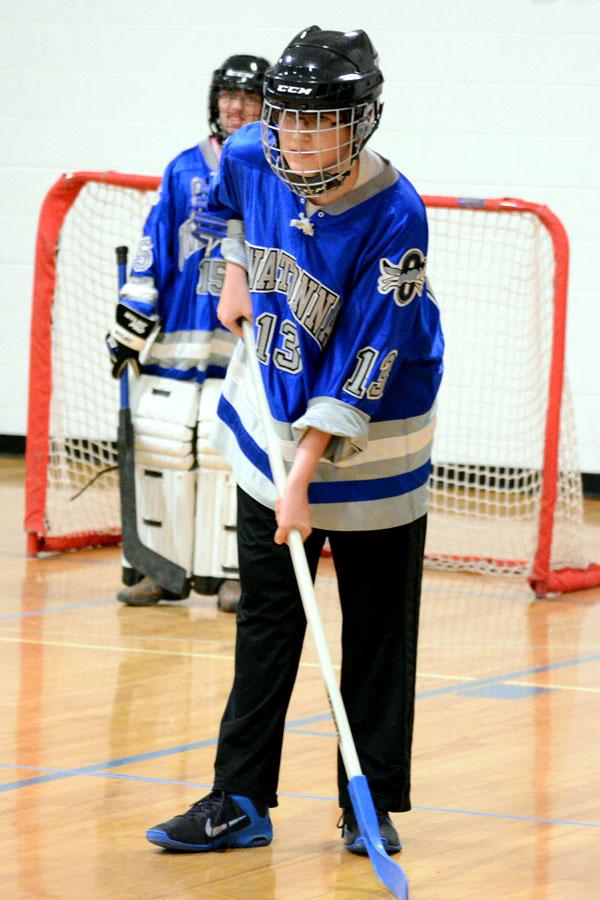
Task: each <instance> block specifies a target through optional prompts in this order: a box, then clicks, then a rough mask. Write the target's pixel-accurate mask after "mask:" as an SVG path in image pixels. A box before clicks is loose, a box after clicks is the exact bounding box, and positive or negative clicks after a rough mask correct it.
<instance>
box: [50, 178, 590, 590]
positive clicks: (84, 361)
mask: <svg viewBox="0 0 600 900" xmlns="http://www.w3.org/2000/svg"><path fill="white" fill-rule="evenodd" d="M153 199H154V194H153V193H152V192H147V191H140V190H136V189H130V188H123V187H116V186H112V185H107V184H102V183H97V182H93V181H92V182H90V183H89V184H88V185H87V186H86V187H84V188H83V189H82V191H81V192H80V194H79V196H78V199H77V201H76V202H75V204H74V205H73V207H72V208H71V210H70V212H69V213H68V215H67V217H66V219H65V223H64V227H63V229H62V232H61V238H60V245H59V255H58V278H57V287H56V294H55V298H54V306H53V312H52V369H53V386H52V402H51V417H50V435H51V438H50V447H49V452H50V467H49V474H48V496H47V508H46V523H47V529H48V534H49V535H52V534H55V535H66V534H71V533H77V532H89V531H94V532H104V533H117V532H118V531H119V527H120V526H119V518H120V517H119V501H118V480H117V472H116V470H113V471H110V472H107V473H105V474H102V475H100V473H101V472H103V471H104V470H105V469H107V468H110V467H113V466H116V464H117V459H116V444H115V442H116V431H117V410H118V384H117V382H115V381H114V380H113V379H112V378H111V377H110V374H109V365H108V361H107V355H106V349H105V344H104V338H105V334H106V332H107V331H108V329H109V327H110V325H111V323H112V320H113V316H114V308H115V303H116V298H117V276H116V266H115V261H114V259H115V256H114V248H115V246H117V245H119V244H126V245H128V246H129V248H130V250H131V251H132V250H133V249H134V248H135V247H136V245H137V241H138V238H139V235H140V234H141V231H142V226H143V222H144V219H145V217H146V215H147V212H148V209H149V207H150V204H151V203H152V201H153ZM428 217H429V223H430V249H429V262H428V270H429V274H430V279H431V283H432V285H433V289H434V291H435V293H436V296H437V298H438V302H439V304H440V307H441V310H442V322H443V327H444V332H445V337H446V361H445V376H444V381H443V385H442V389H441V392H440V398H439V420H438V430H437V433H436V439H435V442H434V472H433V476H432V482H431V484H432V492H431V516H430V524H429V535H428V543H427V554H428V557H429V559H430V561H431V562H432V563H433V564H434V565H436V566H438V567H456V568H463V569H464V568H466V569H471V570H474V571H497V572H512V571H518V572H527V571H528V568H529V566H530V563H531V559H532V556H533V554H534V552H535V548H536V542H537V519H538V512H539V503H540V491H541V469H542V462H543V448H544V439H545V415H546V404H547V395H548V380H549V374H550V354H551V341H552V308H553V275H554V255H553V248H552V242H551V239H550V237H549V234H548V232H547V230H546V228H545V226H544V225H543V224H542V223H541V221H540V220H539V219H538V217H537V216H535V215H534V214H532V213H529V212H502V211H499V212H484V211H482V210H478V209H469V208H455V209H446V208H429V209H428ZM97 476H99V477H97ZM96 477H97V480H95V481H93V479H94V478H96ZM82 490H83V492H82V493H81V494H80V495H79V496H77V497H75V495H77V494H78V493H79V492H80V491H82ZM581 523H582V496H581V484H580V476H579V472H578V470H577V463H576V452H575V435H574V427H573V415H572V409H571V402H570V398H569V395H568V390H567V388H565V391H564V399H563V412H562V425H561V433H560V475H559V483H558V500H557V505H556V520H555V531H554V542H553V549H552V567H553V568H557V567H562V566H565V565H570V566H580V565H583V564H585V560H583V559H582V558H581V552H580V547H581V540H580V533H579V530H580V527H581Z"/></svg>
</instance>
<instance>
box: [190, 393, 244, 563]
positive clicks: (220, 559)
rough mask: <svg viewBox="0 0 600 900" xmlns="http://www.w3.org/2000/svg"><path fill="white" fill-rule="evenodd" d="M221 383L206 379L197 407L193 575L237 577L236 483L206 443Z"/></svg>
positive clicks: (224, 464) (224, 461)
mask: <svg viewBox="0 0 600 900" xmlns="http://www.w3.org/2000/svg"><path fill="white" fill-rule="evenodd" d="M222 387H223V382H222V380H221V379H220V378H207V379H206V381H205V382H204V384H203V385H202V392H201V395H200V406H199V410H198V438H197V444H196V454H197V458H198V470H197V473H196V477H197V491H196V497H197V503H196V533H195V549H194V575H196V576H200V577H211V578H239V569H238V554H237V536H236V518H237V502H236V484H235V479H234V477H233V472H232V471H231V466H230V465H229V463H228V462H227V460H226V459H225V458H224V457H223V456H221V454H220V453H219V452H218V451H217V450H215V449H213V447H211V446H210V444H209V443H208V436H209V434H210V431H211V428H212V425H213V422H214V421H215V418H216V413H217V405H218V402H219V397H220V396H221V388H222Z"/></svg>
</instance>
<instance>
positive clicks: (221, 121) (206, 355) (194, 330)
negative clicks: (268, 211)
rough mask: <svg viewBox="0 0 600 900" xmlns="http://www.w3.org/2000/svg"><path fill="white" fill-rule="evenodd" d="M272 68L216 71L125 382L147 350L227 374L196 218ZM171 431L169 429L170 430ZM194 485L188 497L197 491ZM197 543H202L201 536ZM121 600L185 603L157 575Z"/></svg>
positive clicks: (166, 180)
mask: <svg viewBox="0 0 600 900" xmlns="http://www.w3.org/2000/svg"><path fill="white" fill-rule="evenodd" d="M268 65H269V63H268V62H267V60H265V59H262V58H260V57H256V56H248V55H237V56H231V57H229V58H228V59H226V60H225V62H224V63H223V64H222V65H221V66H220V67H219V68H218V69H216V70H215V72H214V73H213V77H212V81H211V86H210V91H209V102H208V107H209V126H210V135H209V137H207V138H206V139H205V140H203V141H201V142H200V144H198V145H196V146H194V147H191V148H189V149H187V150H184V151H183V152H182V153H180V154H179V155H178V156H177V157H175V159H174V160H172V162H171V163H169V165H168V166H167V168H166V170H165V173H164V176H163V179H162V183H161V187H160V192H159V196H158V200H157V202H156V204H155V205H154V207H153V208H152V210H151V212H150V214H149V216H148V218H147V221H146V223H145V226H144V231H143V235H142V238H141V240H140V243H139V247H138V250H137V254H136V256H135V259H134V260H133V265H132V268H131V273H130V275H129V278H128V280H127V283H126V284H125V286H124V288H123V289H122V290H121V295H120V303H119V306H118V308H117V321H116V325H115V327H114V329H113V331H112V334H111V335H110V336H109V339H108V341H109V349H110V352H111V360H112V363H113V375H114V377H115V378H118V377H119V376H120V375H121V373H122V371H123V368H124V366H125V365H126V364H127V362H128V361H130V362H132V363H133V364H134V365H136V367H137V368H138V370H139V368H140V366H139V356H140V352H142V353H143V360H144V366H143V372H144V374H145V375H147V376H148V375H149V376H159V377H162V378H169V379H176V380H178V381H194V382H196V383H197V384H198V385H202V384H203V382H204V381H205V379H207V378H208V379H211V378H221V379H222V378H223V376H224V375H225V371H226V368H227V364H228V362H229V359H230V357H231V353H232V350H233V347H234V344H235V338H234V336H233V335H232V334H231V333H230V332H229V331H227V330H226V329H225V328H224V327H223V326H222V325H221V324H220V322H219V321H218V319H217V318H216V305H217V301H218V297H219V294H220V290H221V286H222V281H223V272H224V261H223V258H222V256H221V251H220V244H221V240H220V238H219V236H218V235H217V236H215V235H214V234H213V235H210V234H208V235H207V234H202V233H199V232H197V230H196V228H195V219H194V216H195V213H196V211H197V210H198V208H200V207H202V206H203V205H204V204H205V203H206V194H207V190H208V184H209V179H210V176H211V174H212V173H213V172H214V171H216V169H217V167H218V162H219V157H220V155H221V147H222V144H223V143H224V141H225V140H226V139H227V138H228V137H229V136H230V135H231V134H233V133H234V132H235V131H237V129H238V128H240V127H241V126H243V125H245V124H247V123H248V122H253V121H256V120H257V119H258V118H259V117H260V110H261V103H262V82H263V76H264V72H265V70H266V68H267V67H268ZM146 383H149V382H146ZM166 428H167V425H166V423H165V424H164V426H163V431H164V429H166ZM142 437H145V436H142ZM138 439H139V436H137V437H136V441H137V440H138ZM155 461H156V460H155ZM192 478H193V476H192ZM192 478H190V479H188V482H189V483H188V484H187V486H186V488H185V490H190V489H193V486H192ZM139 502H140V500H139V498H138V505H139ZM167 515H168V514H167ZM187 539H188V540H190V541H191V540H192V536H191V531H190V533H189V536H188V537H187ZM125 572H126V574H127V569H126V570H125ZM139 574H144V573H143V572H141V573H139ZM129 577H130V579H131V580H132V579H133V578H135V574H133V575H132V574H129ZM117 597H118V599H119V600H120V601H121V602H123V603H126V604H128V605H130V606H147V605H151V604H154V603H158V601H159V600H163V599H165V600H173V599H178V598H177V595H174V594H173V593H170V592H169V591H168V590H167V589H166V588H165V587H164V586H163V585H161V584H158V583H156V582H154V581H152V580H151V579H149V578H147V577H145V578H143V580H141V581H140V582H138V583H137V584H135V585H134V586H133V587H128V588H126V589H124V590H121V591H120V592H119V593H118V595H117ZM238 597H239V582H238V581H230V580H228V581H225V582H224V583H223V584H222V585H221V586H220V588H219V601H218V602H219V608H221V609H226V610H228V611H234V610H235V609H236V608H237V602H238Z"/></svg>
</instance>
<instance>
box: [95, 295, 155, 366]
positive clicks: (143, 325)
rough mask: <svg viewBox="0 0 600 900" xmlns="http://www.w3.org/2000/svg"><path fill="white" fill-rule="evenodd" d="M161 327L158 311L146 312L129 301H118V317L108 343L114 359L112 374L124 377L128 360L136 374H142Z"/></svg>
mask: <svg viewBox="0 0 600 900" xmlns="http://www.w3.org/2000/svg"><path fill="white" fill-rule="evenodd" d="M159 330H160V319H159V317H158V316H157V315H156V314H155V313H151V314H150V315H144V313H142V312H140V311H139V310H137V309H132V308H131V307H130V306H127V305H126V304H125V303H119V304H118V305H117V315H116V321H115V324H114V326H113V329H112V331H111V332H109V334H107V335H106V346H107V347H108V353H109V356H110V361H111V363H112V377H113V378H120V377H121V375H122V374H123V370H124V368H125V366H126V365H127V363H128V362H131V363H132V365H133V368H134V370H135V374H136V375H139V374H140V365H143V363H144V362H145V360H146V358H147V357H148V353H149V351H150V349H151V347H152V345H153V343H154V341H155V340H156V336H157V334H158V332H159Z"/></svg>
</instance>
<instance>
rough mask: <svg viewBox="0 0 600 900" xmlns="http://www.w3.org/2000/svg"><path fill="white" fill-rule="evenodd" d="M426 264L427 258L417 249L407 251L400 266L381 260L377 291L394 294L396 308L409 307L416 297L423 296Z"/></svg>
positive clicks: (387, 260)
mask: <svg viewBox="0 0 600 900" xmlns="http://www.w3.org/2000/svg"><path fill="white" fill-rule="evenodd" d="M426 263H427V258H426V257H425V256H424V255H423V253H422V252H421V251H420V250H419V249H418V248H417V247H413V248H412V249H411V250H407V251H406V253H405V254H404V256H403V257H402V259H401V260H400V262H399V263H398V265H396V264H395V263H393V262H390V260H389V259H380V260H379V270H380V272H381V275H380V276H379V278H378V279H377V290H378V291H379V293H380V294H389V293H390V292H393V295H394V303H395V304H396V306H408V304H409V303H410V302H411V300H414V298H415V295H418V296H419V297H420V296H421V295H422V294H423V290H424V287H425V265H426Z"/></svg>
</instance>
